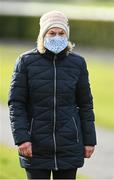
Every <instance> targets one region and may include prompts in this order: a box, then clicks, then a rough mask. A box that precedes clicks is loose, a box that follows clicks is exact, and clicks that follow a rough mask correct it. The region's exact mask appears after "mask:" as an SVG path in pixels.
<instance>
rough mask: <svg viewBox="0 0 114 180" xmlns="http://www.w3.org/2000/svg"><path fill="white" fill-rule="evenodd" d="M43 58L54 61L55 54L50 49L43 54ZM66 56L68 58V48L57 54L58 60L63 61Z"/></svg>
mask: <svg viewBox="0 0 114 180" xmlns="http://www.w3.org/2000/svg"><path fill="white" fill-rule="evenodd" d="M41 55H42V56H44V57H46V58H48V59H50V60H53V59H54V57H55V53H53V52H51V51H49V50H48V49H46V51H45V53H44V54H41ZM65 56H68V50H67V48H65V49H64V50H63V51H61V52H60V53H58V54H56V57H57V59H63V58H64V57H65Z"/></svg>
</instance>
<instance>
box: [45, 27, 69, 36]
mask: <svg viewBox="0 0 114 180" xmlns="http://www.w3.org/2000/svg"><path fill="white" fill-rule="evenodd" d="M56 35H59V36H62V37H66V32H65V31H64V29H62V28H58V27H57V28H56V27H55V28H51V29H49V30H48V31H47V33H46V34H45V37H54V36H56Z"/></svg>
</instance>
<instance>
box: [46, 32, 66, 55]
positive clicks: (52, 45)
mask: <svg viewBox="0 0 114 180" xmlns="http://www.w3.org/2000/svg"><path fill="white" fill-rule="evenodd" d="M67 45H68V38H67V37H61V36H59V35H56V36H54V37H45V38H44V47H45V48H46V49H48V50H50V51H52V52H53V53H55V54H58V53H59V52H61V51H62V50H64V49H65V48H66V47H67Z"/></svg>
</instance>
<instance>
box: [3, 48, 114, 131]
mask: <svg viewBox="0 0 114 180" xmlns="http://www.w3.org/2000/svg"><path fill="white" fill-rule="evenodd" d="M29 49H31V47H30V46H21V45H18V46H14V45H11V46H9V45H0V54H1V57H0V74H1V76H0V103H4V104H7V98H8V92H9V87H10V81H11V77H12V72H13V68H14V64H15V61H16V58H17V56H18V55H19V54H20V53H22V52H24V51H26V50H29ZM87 65H88V70H89V77H90V83H91V90H92V94H93V97H94V99H93V100H94V111H95V117H96V124H97V125H100V126H104V127H106V128H111V129H114V121H113V117H114V110H113V109H114V95H113V92H114V71H113V65H112V64H111V63H109V64H108V63H103V62H101V61H100V60H99V61H98V60H97V61H95V60H93V61H88V63H87Z"/></svg>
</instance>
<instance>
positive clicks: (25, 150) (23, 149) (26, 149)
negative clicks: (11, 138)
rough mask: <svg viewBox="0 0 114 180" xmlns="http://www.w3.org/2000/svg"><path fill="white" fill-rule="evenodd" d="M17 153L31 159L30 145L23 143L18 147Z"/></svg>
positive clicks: (29, 143)
mask: <svg viewBox="0 0 114 180" xmlns="http://www.w3.org/2000/svg"><path fill="white" fill-rule="evenodd" d="M18 151H19V153H20V154H21V155H23V156H27V157H32V143H31V142H25V143H22V144H21V145H19V146H18Z"/></svg>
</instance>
